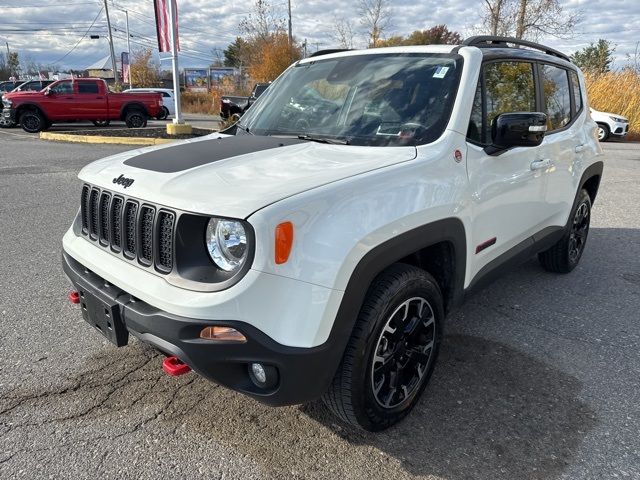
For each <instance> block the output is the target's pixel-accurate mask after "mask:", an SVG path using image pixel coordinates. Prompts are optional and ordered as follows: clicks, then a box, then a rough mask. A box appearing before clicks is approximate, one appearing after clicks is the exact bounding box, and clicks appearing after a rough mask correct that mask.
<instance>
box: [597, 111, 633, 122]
mask: <svg viewBox="0 0 640 480" xmlns="http://www.w3.org/2000/svg"><path fill="white" fill-rule="evenodd" d="M589 110H590V111H591V117H592V118H594V119H603V120H609V119H610V118H609V117H616V118H620V119H622V120H624V121H625V122H628V121H629V119H628V118H627V117H623V116H622V115H618V114H617V113H611V112H601V111H599V110H594V109H593V108H590V109H589Z"/></svg>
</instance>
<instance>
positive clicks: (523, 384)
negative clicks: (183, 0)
mask: <svg viewBox="0 0 640 480" xmlns="http://www.w3.org/2000/svg"><path fill="white" fill-rule="evenodd" d="M3 132H4V131H2V130H0V262H1V263H0V264H1V269H0V272H1V273H0V359H1V362H0V478H3V479H14V478H27V479H39V478H73V479H83V478H87V479H89V478H90V479H95V478H100V479H107V478H118V479H121V478H134V479H138V480H142V479H153V478H165V479H172V478H189V479H195V478H208V479H214V478H215V479H245V478H246V479H258V478H260V479H261V478H266V479H270V478H322V479H343V478H344V479H372V478H376V479H405V478H430V479H451V480H458V479H470V478H474V479H525V478H535V479H548V478H571V479H574V478H576V479H585V478H594V479H596V478H597V479H608V478H632V479H638V478H640V348H639V346H640V207H639V205H640V144H631V143H609V144H606V145H605V147H604V148H605V153H606V156H605V177H604V179H603V182H602V186H601V189H600V194H599V196H598V199H597V201H596V204H595V207H594V213H593V218H592V224H591V233H590V235H589V241H588V244H587V248H586V251H585V253H584V256H583V258H582V261H581V263H580V265H579V267H578V268H577V269H576V270H575V271H574V272H573V273H571V274H569V275H564V276H562V275H560V276H559V275H553V274H550V273H547V272H545V271H543V270H542V269H541V268H540V267H539V266H538V264H537V263H536V261H535V260H531V261H530V262H528V263H526V264H525V265H523V266H522V267H520V268H518V269H516V270H514V271H512V272H511V273H509V274H507V275H506V276H504V277H502V278H501V279H500V280H498V281H496V282H495V283H493V284H492V285H490V286H489V287H487V288H486V289H485V290H483V291H482V292H480V293H478V294H476V295H474V296H472V297H471V298H469V299H468V300H467V301H466V303H465V304H464V306H463V307H462V308H461V309H460V310H459V311H458V312H456V313H455V314H454V315H452V316H451V317H450V318H449V320H448V324H447V334H446V337H445V340H444V343H443V348H442V350H441V356H440V359H439V364H438V366H437V368H436V370H435V373H434V375H433V377H432V380H431V384H430V385H429V387H428V388H427V390H426V392H425V394H424V395H423V398H422V400H421V402H420V403H419V405H418V406H417V408H416V409H415V410H414V411H413V413H412V414H411V415H410V416H409V417H408V418H407V419H406V420H405V421H404V422H403V423H401V424H400V425H399V426H397V427H395V428H392V429H390V430H388V431H385V432H383V433H380V434H369V433H363V432H355V431H353V430H351V429H349V428H348V427H345V426H344V425H342V424H340V423H338V422H337V421H336V420H334V419H333V418H332V417H331V416H330V415H329V414H328V413H327V412H326V411H325V410H324V408H323V407H322V405H321V404H319V403H316V404H311V405H305V406H296V407H287V408H278V409H273V408H269V407H266V406H262V405H260V404H259V403H257V402H255V401H253V400H251V399H248V398H246V397H244V396H241V395H240V394H236V393H233V392H230V391H228V390H226V389H224V388H222V387H219V386H217V385H215V384H212V383H209V382H207V381H205V380H204V379H202V378H200V377H198V376H196V375H195V374H193V373H191V374H188V375H185V376H182V377H179V378H171V377H168V376H166V375H165V374H164V373H163V372H162V369H161V360H162V359H161V357H160V356H158V355H156V354H154V353H151V352H149V351H148V350H146V349H144V348H142V347H141V345H140V344H139V343H135V341H134V343H131V344H130V345H129V346H127V347H125V348H120V349H116V348H115V347H113V346H112V345H111V344H109V343H108V342H107V341H106V340H104V339H102V338H101V337H100V336H99V335H97V334H96V333H95V332H93V331H92V330H91V328H90V327H89V326H88V325H87V324H85V323H84V322H83V320H82V318H81V315H80V313H79V311H78V309H77V308H74V307H72V306H71V305H69V303H68V301H67V299H66V294H67V292H68V291H69V285H68V283H67V280H66V278H65V277H64V275H63V273H62V270H61V267H60V255H61V238H62V235H63V233H64V231H65V230H66V229H67V228H68V226H69V224H70V222H71V220H72V218H73V216H74V215H75V213H76V211H77V208H78V205H79V196H80V184H79V182H78V181H77V179H76V175H77V173H78V171H79V170H80V168H81V167H82V166H83V165H85V164H87V163H88V162H90V161H92V160H95V159H97V158H101V157H104V156H107V155H109V154H112V153H116V152H121V151H124V150H127V149H130V148H131V147H124V146H123V147H120V146H113V145H110V146H106V145H104V146H100V145H98V146H93V145H92V146H87V145H79V144H64V143H47V142H44V141H41V140H38V139H35V138H33V137H30V136H28V135H26V136H25V135H21V134H20V132H17V131H15V130H13V131H6V132H4V133H3Z"/></svg>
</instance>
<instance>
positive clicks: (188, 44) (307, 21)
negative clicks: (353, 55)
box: [0, 0, 640, 69]
mask: <svg viewBox="0 0 640 480" xmlns="http://www.w3.org/2000/svg"><path fill="white" fill-rule="evenodd" d="M108 2H109V10H110V15H111V22H112V26H113V27H114V35H115V39H114V44H115V50H116V53H117V54H119V52H121V51H123V50H126V36H125V33H124V29H125V14H124V13H123V11H122V10H124V9H127V10H129V26H130V31H131V34H132V35H133V37H132V38H131V40H132V42H133V43H132V48H133V49H136V48H143V47H145V46H154V45H156V41H155V30H154V26H153V24H154V18H153V2H152V0H108ZM102 3H103V1H102V0H57V1H55V2H54V1H51V0H50V1H48V2H42V1H40V2H38V1H36V0H2V5H1V6H0V17H1V18H2V20H0V41H1V42H2V44H4V42H5V41H8V42H9V46H10V48H11V49H12V50H16V51H18V52H19V54H20V56H21V58H22V59H23V60H24V59H27V58H30V59H33V60H34V61H36V62H39V63H52V62H53V63H58V64H60V65H62V66H63V67H71V68H78V69H79V68H84V67H86V66H88V65H90V64H91V63H94V62H95V61H97V60H99V59H101V58H103V57H104V56H106V55H108V53H109V50H108V43H107V40H106V35H105V34H106V17H105V14H104V11H102V12H100V10H101V7H102ZM390 3H391V5H392V27H391V28H390V29H389V31H388V32H387V36H389V35H392V34H407V33H410V32H411V31H413V30H417V29H425V28H429V27H431V26H433V25H437V24H443V23H444V24H447V25H448V26H449V28H450V29H453V30H457V31H459V32H461V33H462V34H463V36H466V35H470V34H473V32H474V31H476V29H477V28H478V25H479V23H480V20H481V17H480V14H479V12H480V11H481V8H482V4H483V1H482V0H455V1H454V0H418V1H416V0H391V2H390ZM560 3H561V5H562V6H563V7H564V8H565V10H567V11H578V10H579V11H581V12H582V22H581V23H580V24H579V26H578V28H577V30H576V35H575V36H574V37H573V38H571V39H568V40H559V39H554V38H541V39H540V40H541V41H542V42H543V43H546V44H548V45H550V46H553V47H556V48H558V49H560V50H562V51H564V52H566V53H572V52H574V51H575V50H577V49H579V48H581V47H584V46H586V45H588V44H589V43H590V42H595V41H596V40H597V39H598V38H606V39H608V40H610V41H612V42H613V43H614V44H615V45H616V66H622V65H624V63H625V62H626V55H627V54H633V52H634V51H635V49H636V43H637V42H638V41H639V40H640V0H613V1H609V2H596V1H593V0H590V1H587V0H560ZM271 4H272V5H273V7H274V9H275V10H276V11H277V12H278V13H280V14H281V15H282V16H283V17H284V16H285V14H286V1H283V0H272V1H271ZM251 5H252V1H251V0H245V1H244V2H242V3H240V2H228V1H227V2H223V1H218V0H178V8H179V10H180V41H181V46H182V47H183V52H182V56H181V66H188V67H196V66H206V65H208V64H209V63H210V62H211V61H212V60H213V59H214V58H215V57H214V55H215V52H216V51H217V52H220V51H221V50H223V49H224V48H225V47H226V46H227V45H228V44H229V43H230V42H232V41H233V40H234V39H235V37H236V36H237V35H238V34H239V33H240V32H239V29H238V25H239V23H240V22H241V21H242V19H243V18H245V17H246V16H247V15H248V13H249V12H250V10H251ZM292 10H293V33H294V36H295V37H296V38H297V39H298V40H302V39H305V38H306V39H307V41H308V44H309V49H310V50H311V51H315V49H316V48H320V49H323V48H330V47H331V46H334V45H335V41H334V40H333V31H334V28H333V26H334V25H335V21H336V18H340V19H352V20H353V22H354V24H355V26H356V27H358V18H357V17H358V15H357V9H356V2H355V1H351V2H344V1H336V0H308V1H307V0H292ZM94 20H95V23H93V26H91V24H92V22H94ZM90 27H91V28H90ZM85 33H86V34H87V35H86V37H85V38H82V36H83V35H84V34H85ZM92 34H93V35H100V38H99V39H97V40H92V39H90V38H89V36H90V35H92ZM356 44H359V46H364V45H365V38H364V35H356ZM0 46H2V47H4V45H0ZM74 47H75V48H74ZM5 48H6V47H5ZM5 48H3V50H2V51H5ZM162 64H163V65H164V66H165V67H167V68H168V65H169V64H168V62H166V61H165V62H162Z"/></svg>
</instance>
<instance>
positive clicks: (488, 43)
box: [462, 35, 571, 62]
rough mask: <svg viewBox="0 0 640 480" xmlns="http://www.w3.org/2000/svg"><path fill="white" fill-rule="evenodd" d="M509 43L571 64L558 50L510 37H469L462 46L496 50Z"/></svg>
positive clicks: (567, 57) (505, 46) (506, 46)
mask: <svg viewBox="0 0 640 480" xmlns="http://www.w3.org/2000/svg"><path fill="white" fill-rule="evenodd" d="M509 43H511V44H513V45H521V46H523V47H529V48H533V49H535V50H540V51H542V52H544V53H546V54H547V55H553V56H554V57H558V58H561V59H563V60H566V61H567V62H571V59H570V58H569V56H568V55H565V54H564V53H562V52H559V51H558V50H555V49H553V48H550V47H545V46H544V45H541V44H539V43H535V42H529V41H528V40H521V39H518V38H512V37H497V36H493V35H477V36H475V37H469V38H466V39H465V40H464V42H462V45H464V46H467V47H478V48H487V47H497V48H509V45H508V44H509Z"/></svg>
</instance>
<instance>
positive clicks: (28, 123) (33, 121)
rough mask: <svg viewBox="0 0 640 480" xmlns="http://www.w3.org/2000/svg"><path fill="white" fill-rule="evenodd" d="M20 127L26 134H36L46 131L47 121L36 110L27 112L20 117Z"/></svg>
mask: <svg viewBox="0 0 640 480" xmlns="http://www.w3.org/2000/svg"><path fill="white" fill-rule="evenodd" d="M20 125H21V126H22V129H23V130H24V131H25V132H27V133H38V132H41V131H43V130H46V129H47V120H46V119H45V118H44V116H43V115H42V114H41V113H40V112H39V111H37V110H29V111H27V112H24V113H23V114H22V115H20Z"/></svg>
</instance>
